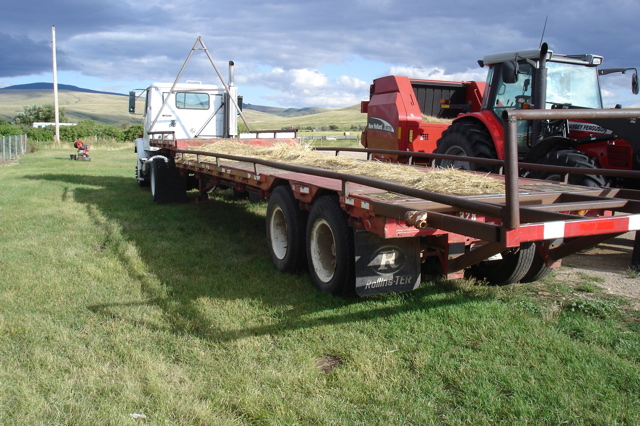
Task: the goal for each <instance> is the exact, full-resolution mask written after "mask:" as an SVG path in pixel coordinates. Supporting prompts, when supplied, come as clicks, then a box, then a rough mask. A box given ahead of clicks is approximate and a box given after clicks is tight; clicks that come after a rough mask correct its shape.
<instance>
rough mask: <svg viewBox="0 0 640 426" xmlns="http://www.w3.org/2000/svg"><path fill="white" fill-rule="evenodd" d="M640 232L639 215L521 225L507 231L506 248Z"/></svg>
mask: <svg viewBox="0 0 640 426" xmlns="http://www.w3.org/2000/svg"><path fill="white" fill-rule="evenodd" d="M637 230H640V214H634V215H629V216H614V217H607V218H603V217H600V218H593V219H583V220H569V221H555V222H546V223H538V224H527V225H522V226H521V227H520V228H519V229H514V230H512V231H507V246H508V247H512V246H515V245H517V244H519V243H521V242H525V241H541V240H555V239H558V238H570V237H584V236H588V235H602V234H618V233H624V232H629V231H637Z"/></svg>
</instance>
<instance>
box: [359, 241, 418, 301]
mask: <svg viewBox="0 0 640 426" xmlns="http://www.w3.org/2000/svg"><path fill="white" fill-rule="evenodd" d="M355 257H356V293H357V294H358V296H371V295H374V294H381V293H392V292H397V291H408V290H415V289H416V288H418V286H419V285H420V242H419V240H418V239H417V238H392V239H387V240H385V239H383V238H381V237H379V236H377V235H375V234H372V233H370V232H364V231H363V232H355Z"/></svg>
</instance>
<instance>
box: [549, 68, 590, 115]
mask: <svg viewBox="0 0 640 426" xmlns="http://www.w3.org/2000/svg"><path fill="white" fill-rule="evenodd" d="M547 69H548V71H547V105H546V108H551V107H552V106H553V105H568V106H575V107H582V108H602V98H601V97H600V85H599V84H598V70H597V68H596V67H586V66H583V65H575V64H563V63H560V62H547Z"/></svg>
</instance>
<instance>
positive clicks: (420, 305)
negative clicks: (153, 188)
mask: <svg viewBox="0 0 640 426" xmlns="http://www.w3.org/2000/svg"><path fill="white" fill-rule="evenodd" d="M31 179H39V180H49V181H56V182H63V183H68V184H69V185H70V187H71V189H69V187H67V188H65V189H64V191H63V196H62V200H61V201H62V202H64V201H65V200H68V199H69V198H70V197H73V199H74V200H75V201H76V202H79V203H82V204H84V205H85V206H86V212H87V214H88V215H89V217H90V218H91V220H92V221H93V222H94V223H96V224H98V225H99V226H101V227H102V228H103V231H104V242H103V243H102V244H101V245H100V247H97V248H96V250H112V251H113V252H114V253H116V255H117V256H118V257H119V260H120V262H121V264H122V265H123V266H124V267H125V268H126V270H127V273H128V274H129V276H130V277H131V278H132V279H133V280H135V281H136V282H139V283H140V286H141V289H142V292H143V294H144V295H145V296H146V299H145V300H142V301H130V302H127V303H115V304H114V303H105V304H99V305H93V306H89V307H88V308H89V309H90V310H92V311H93V312H95V313H98V314H101V315H105V316H107V317H118V316H119V314H118V312H120V310H121V308H126V307H130V306H141V305H148V306H156V307H158V308H160V309H161V310H162V311H163V312H164V313H165V317H166V318H167V320H168V321H169V322H170V323H171V327H172V331H173V332H174V333H179V334H183V333H192V334H194V335H197V336H200V337H203V338H208V339H213V340H218V341H225V340H233V339H238V338H242V337H246V336H256V335H265V334H277V333H282V332H288V331H291V330H296V329H304V328H310V327H318V326H325V325H338V324H345V323H351V322H357V321H363V320H365V321H366V320H371V319H379V318H381V317H382V318H384V317H391V316H395V315H398V314H401V313H404V312H412V311H424V310H428V309H434V308H438V307H442V306H446V305H454V304H460V303H465V302H468V301H469V300H470V297H469V295H465V294H463V293H461V292H459V291H451V290H448V291H449V292H447V290H446V289H443V288H442V287H436V286H434V285H426V286H424V287H423V288H421V289H419V290H416V291H413V292H410V293H404V294H401V295H397V294H396V295H381V296H376V297H373V298H369V299H342V298H336V297H333V296H331V295H328V294H325V293H321V292H318V291H317V290H315V289H314V288H313V286H312V285H311V284H310V279H309V277H308V276H307V275H306V274H301V275H289V274H282V273H280V272H278V271H277V270H276V269H275V267H274V266H273V265H272V263H271V260H270V258H269V253H268V250H267V247H266V239H265V223H264V222H265V221H264V215H263V213H261V212H260V209H259V208H256V207H255V205H251V204H249V203H248V202H247V201H233V202H232V200H230V199H229V198H230V196H217V197H216V198H213V199H212V200H210V201H208V202H207V203H203V204H195V203H194V202H193V200H190V203H187V204H180V205H157V204H154V203H153V202H152V201H151V196H150V194H149V193H148V191H145V190H144V189H143V188H139V187H137V186H136V185H135V181H134V180H133V178H124V177H113V176H106V177H101V176H87V175H74V174H45V175H39V176H37V177H32V178H31ZM225 197H226V198H225ZM191 198H193V195H192V196H191ZM263 208H264V206H263ZM105 219H106V220H105ZM131 244H133V246H135V248H136V252H137V256H135V257H132V255H131V251H130V250H127V249H126V247H130V245H131ZM141 263H142V265H141ZM436 293H446V296H445V297H442V296H438V297H433V296H434V294H436ZM203 298H208V299H210V300H211V301H213V302H212V304H213V305H216V303H218V302H216V301H220V300H233V301H247V300H249V301H251V303H252V305H256V304H260V305H261V306H264V307H265V309H266V310H267V311H269V312H276V314H275V316H274V318H273V319H272V320H271V321H267V323H268V324H266V325H260V324H259V325H247V326H238V327H228V326H227V327H219V326H218V325H216V324H215V320H212V318H211V317H210V316H209V315H207V314H206V313H205V312H203V309H202V300H203ZM361 304H369V305H367V306H363V305H361ZM350 305H360V306H361V307H362V309H341V308H345V307H348V306H350ZM240 306H242V305H240ZM347 310H348V311H349V312H347V313H345V311H347ZM238 317H239V318H240V317H242V315H241V314H240V313H239V314H238ZM237 323H238V324H240V323H241V321H240V320H238V321H237ZM145 325H147V326H149V327H153V325H150V324H145ZM156 327H157V325H156Z"/></svg>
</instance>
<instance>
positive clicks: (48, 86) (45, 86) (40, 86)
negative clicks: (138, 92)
mask: <svg viewBox="0 0 640 426" xmlns="http://www.w3.org/2000/svg"><path fill="white" fill-rule="evenodd" d="M3 90H53V83H29V84H16V85H15V86H9V87H3V88H1V89H0V91H3ZM58 90H68V91H70V92H82V93H97V94H100V95H116V96H127V95H124V94H122V93H114V92H100V91H98V90H91V89H83V88H82V87H77V86H71V85H69V84H58Z"/></svg>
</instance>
